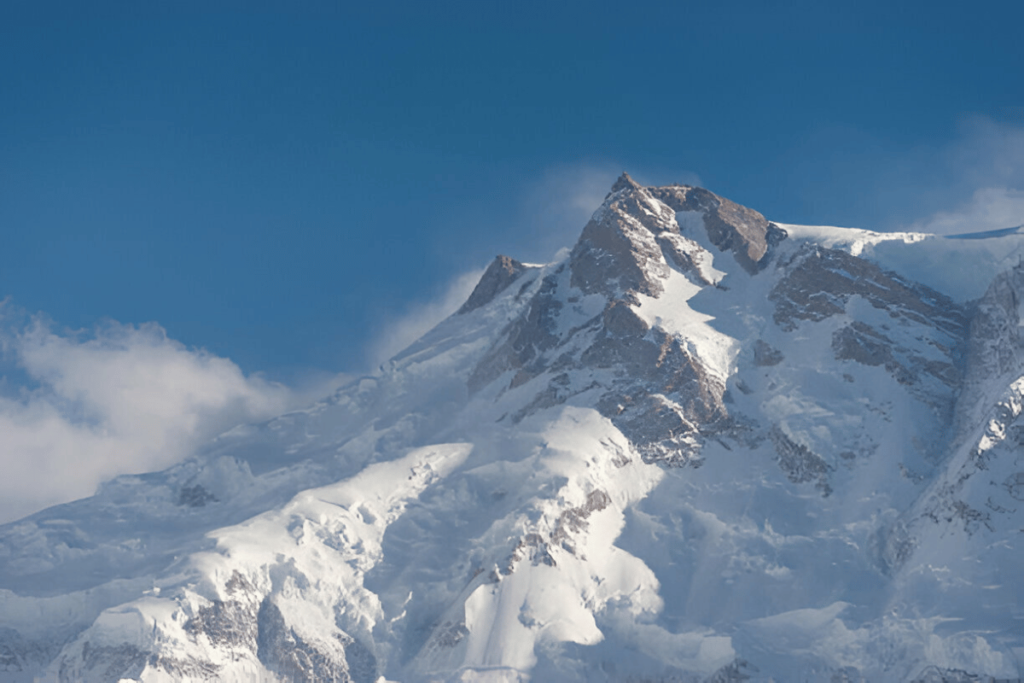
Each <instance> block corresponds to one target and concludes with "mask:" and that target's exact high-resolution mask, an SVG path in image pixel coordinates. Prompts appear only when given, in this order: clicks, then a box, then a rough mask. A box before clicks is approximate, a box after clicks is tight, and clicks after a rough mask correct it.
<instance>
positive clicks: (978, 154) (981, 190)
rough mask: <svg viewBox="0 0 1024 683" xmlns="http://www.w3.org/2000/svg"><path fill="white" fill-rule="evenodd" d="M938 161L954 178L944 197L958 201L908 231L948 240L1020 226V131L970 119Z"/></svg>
mask: <svg viewBox="0 0 1024 683" xmlns="http://www.w3.org/2000/svg"><path fill="white" fill-rule="evenodd" d="M940 158H941V161H940V162H939V163H941V164H943V165H944V166H946V167H948V168H949V169H951V170H950V173H951V175H952V176H953V178H954V180H953V182H952V183H951V184H950V186H949V188H948V189H947V192H946V194H947V195H948V196H951V197H960V198H961V199H960V200H959V201H957V202H956V204H955V205H954V206H953V207H951V208H947V209H944V210H941V211H938V212H936V213H934V214H932V215H930V216H928V217H926V218H923V219H920V220H918V221H916V222H914V223H913V225H912V226H910V227H911V228H912V229H914V230H919V231H921V232H933V233H936V234H946V235H948V234H956V233H964V232H978V231H982V230H997V229H1001V228H1011V227H1016V226H1019V225H1022V224H1024V127H1021V126H1014V125H1011V124H1006V123H1001V122H998V121H994V120H993V119H990V118H987V117H982V116H976V117H972V118H970V119H967V120H966V121H965V122H964V124H963V127H962V131H961V137H960V139H958V140H957V141H955V142H954V143H952V144H951V145H949V147H948V148H946V149H945V150H944V151H943V152H942V153H941V154H940ZM963 197H968V198H966V199H963Z"/></svg>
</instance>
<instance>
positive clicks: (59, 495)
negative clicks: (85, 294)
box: [0, 319, 292, 522]
mask: <svg viewBox="0 0 1024 683" xmlns="http://www.w3.org/2000/svg"><path fill="white" fill-rule="evenodd" d="M0 334H2V345H3V349H4V351H5V356H6V357H7V359H8V360H9V361H13V362H15V363H16V364H17V365H18V366H19V368H20V370H21V371H22V372H23V373H24V375H25V377H26V379H27V380H28V381H29V383H31V384H32V385H33V386H27V385H23V386H20V387H17V388H16V391H14V392H11V391H8V394H9V395H8V396H6V397H0V467H2V468H3V472H4V477H3V478H2V479H0V522H3V521H9V520H12V519H16V518H19V517H21V516H24V515H26V514H30V513H32V512H34V511H36V510H39V509H41V508H43V507H46V506H48V505H53V504H56V503H60V502H66V501H69V500H74V499H76V498H80V497H83V496H88V495H91V494H92V493H93V492H94V490H95V488H96V486H97V485H98V484H99V483H100V482H102V481H104V480H106V479H109V478H110V477H113V476H116V475H118V474H125V473H131V472H146V471H152V470H157V469H161V468H164V467H167V466H169V465H171V464H173V463H175V462H177V461H179V460H181V459H182V458H184V457H186V456H187V455H188V454H189V453H190V452H191V451H192V450H193V449H194V448H195V447H196V446H198V445H199V444H201V443H202V442H204V441H206V440H207V439H209V438H211V437H212V436H214V435H216V434H218V433H220V432H221V431H224V430H225V429H227V428H230V427H231V426H233V425H235V424H237V423H239V422H243V421H253V420H260V419H265V418H267V417H270V416H273V415H276V414H279V413H281V412H283V411H285V410H286V409H288V408H289V407H290V404H291V400H292V394H291V392H290V391H289V390H288V389H287V388H285V387H284V386H282V385H279V384H274V383H270V382H266V381H264V380H262V379H261V378H259V377H253V376H250V377H246V376H245V375H244V374H243V373H242V371H241V370H240V369H239V368H238V366H237V365H235V364H234V363H232V362H231V361H230V360H228V359H226V358H219V357H217V356H214V355H212V354H210V353H208V352H206V351H203V350H196V349H189V348H187V347H185V346H184V345H183V344H181V343H179V342H176V341H174V340H172V339H169V338H168V337H167V335H166V333H165V332H164V330H163V329H162V328H161V327H159V326H158V325H155V324H147V325H142V326H139V327H135V326H131V325H121V324H119V323H108V324H106V325H104V326H102V327H100V328H98V329H97V330H95V331H94V332H93V333H92V334H91V335H88V336H86V337H83V336H82V335H78V334H63V335H62V334H58V333H56V332H54V331H53V330H52V329H51V326H50V325H48V324H47V323H44V322H42V321H41V320H40V319H35V320H33V321H32V322H31V323H29V324H28V325H27V326H23V327H21V328H17V327H15V328H13V329H12V328H10V326H9V325H8V326H6V327H5V329H4V330H3V332H2V333H0ZM8 388H9V387H8ZM11 394H13V395H11Z"/></svg>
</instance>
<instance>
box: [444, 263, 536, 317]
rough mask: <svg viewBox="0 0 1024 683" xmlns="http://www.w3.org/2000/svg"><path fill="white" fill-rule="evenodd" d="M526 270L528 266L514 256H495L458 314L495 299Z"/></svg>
mask: <svg viewBox="0 0 1024 683" xmlns="http://www.w3.org/2000/svg"><path fill="white" fill-rule="evenodd" d="M525 270H526V266H524V265H523V264H522V263H520V262H519V261H516V260H515V259H514V258H511V257H509V256H501V255H498V256H495V257H494V260H493V261H491V265H489V266H487V270H485V271H484V274H483V276H481V278H480V282H478V283H477V284H476V287H475V288H474V289H473V293H472V294H470V295H469V298H468V299H466V303H464V304H462V308H460V309H459V310H458V314H459V315H461V314H463V313H469V312H470V311H473V310H476V309H478V308H480V307H481V306H486V305H487V304H489V303H490V302H491V301H493V300H494V297H496V296H497V295H498V294H500V293H501V292H502V291H504V289H505V288H506V287H508V286H509V285H510V284H512V283H513V282H515V281H516V279H518V277H519V276H520V275H522V274H523V272H524V271H525Z"/></svg>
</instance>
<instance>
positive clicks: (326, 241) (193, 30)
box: [0, 0, 1024, 462]
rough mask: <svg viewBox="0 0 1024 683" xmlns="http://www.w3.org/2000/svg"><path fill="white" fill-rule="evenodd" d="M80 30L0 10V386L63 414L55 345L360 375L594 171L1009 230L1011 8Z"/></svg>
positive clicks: (1013, 160)
mask: <svg viewBox="0 0 1024 683" xmlns="http://www.w3.org/2000/svg"><path fill="white" fill-rule="evenodd" d="M87 4H88V8H86V6H85V5H86V4H83V3H71V2H68V3H55V2H50V3H46V2H43V3H29V2H24V1H22V0H11V1H9V2H6V3H4V5H3V7H2V9H0V234H2V236H3V243H2V244H3V247H2V249H0V296H6V297H8V301H7V304H5V307H4V309H3V318H2V321H3V322H2V327H3V340H2V341H3V343H4V349H5V359H6V366H5V367H6V370H5V372H6V376H7V379H6V381H5V382H6V383H5V384H3V385H2V386H3V388H4V389H6V394H7V395H8V396H9V397H13V398H12V399H11V400H17V401H20V403H19V404H17V405H20V406H21V407H25V406H26V405H29V403H30V401H31V400H33V398H34V397H38V392H39V391H48V392H50V393H49V394H48V396H49V398H48V399H47V400H48V401H49V403H48V404H47V405H49V406H50V407H54V406H57V407H55V408H54V410H55V411H56V413H55V414H63V415H65V417H66V413H67V411H66V409H62V408H60V407H59V406H62V405H65V404H67V403H68V402H71V403H74V402H75V401H79V402H80V401H81V400H82V399H81V396H80V393H81V392H80V393H79V394H74V393H73V392H72V389H70V388H67V386H70V384H69V385H67V386H65V388H64V389H61V388H60V383H59V381H58V379H59V378H66V377H67V376H68V375H69V373H70V370H69V369H68V368H67V367H64V366H60V367H57V366H54V367H57V369H54V367H50V366H47V365H46V364H45V363H43V365H42V366H40V365H38V364H37V365H33V363H34V362H36V361H32V360H31V358H36V359H37V361H38V357H37V356H32V353H36V352H37V351H38V350H39V349H41V348H45V349H50V350H51V351H52V350H53V349H56V348H60V344H63V343H68V344H74V345H77V346H75V347H74V348H77V349H86V350H91V351H94V352H96V353H99V354H101V355H102V353H103V352H105V350H106V351H110V350H112V349H113V350H118V349H120V351H121V352H124V353H125V354H128V353H129V352H134V351H137V350H138V348H143V349H144V350H145V349H149V350H153V349H157V350H162V351H166V352H167V353H169V354H170V356H168V357H174V358H179V359H188V362H193V363H198V365H197V366H196V367H199V366H202V364H203V363H211V362H213V361H214V360H216V359H230V361H231V362H232V363H234V364H236V365H237V366H238V368H240V370H241V374H240V375H239V376H238V377H234V375H232V379H231V382H234V384H231V386H233V387H236V389H237V391H236V394H231V393H230V392H228V394H227V395H228V396H229V397H230V396H234V397H235V398H238V396H241V395H243V394H244V395H245V396H248V394H246V393H245V392H248V391H250V390H251V391H257V393H258V392H259V391H262V389H260V388H258V387H257V389H253V388H252V387H251V386H249V385H247V384H245V383H246V382H258V381H263V380H262V379H261V378H260V377H252V373H263V376H264V377H265V378H268V379H269V380H280V381H284V382H285V383H288V384H291V385H301V384H315V380H318V379H319V378H322V377H324V376H327V375H330V374H331V373H335V372H359V371H363V370H364V369H366V368H367V367H369V366H370V365H372V363H373V362H374V361H376V360H379V359H380V357H381V355H382V353H383V354H384V355H386V351H387V350H390V349H391V348H392V347H393V346H394V345H395V344H396V343H400V342H401V341H402V340H403V339H405V338H407V337H408V335H409V334H410V333H411V332H410V330H412V331H414V330H416V329H419V327H418V326H420V327H421V326H422V325H423V324H427V323H429V322H430V320H432V319H433V318H434V317H436V316H437V315H439V314H441V313H443V312H444V311H445V310H446V307H450V306H451V305H452V302H453V301H454V300H455V299H457V298H458V297H459V296H461V295H462V294H464V292H465V289H466V287H467V286H469V285H471V284H472V277H471V276H472V273H474V272H475V271H476V270H477V269H479V268H481V267H483V266H484V265H486V263H487V262H488V261H489V260H490V259H491V258H492V257H493V256H494V255H495V254H497V253H507V254H510V255H512V256H515V257H518V258H521V259H524V260H544V259H548V258H550V257H551V255H552V254H553V253H554V251H555V250H556V249H557V248H558V247H560V246H566V245H569V244H571V242H572V241H573V240H574V239H575V237H576V235H577V234H578V232H579V230H580V229H581V228H582V226H583V223H584V222H585V220H586V217H587V215H588V214H589V212H590V211H592V210H593V209H594V208H596V205H597V203H598V202H599V201H600V199H601V197H602V196H603V194H604V191H605V190H606V188H607V187H608V186H610V184H611V182H612V181H613V180H614V178H615V176H616V175H617V174H618V173H619V172H620V171H622V170H628V171H629V172H631V173H632V174H633V175H634V176H635V177H638V178H639V179H640V180H641V181H646V182H649V183H668V182H677V181H678V182H691V183H694V182H699V183H700V184H702V185H704V186H706V187H708V188H710V189H712V190H713V191H715V192H718V193H720V194H722V195H725V196H727V197H729V198H731V199H734V200H736V201H738V202H740V203H743V204H746V205H748V206H751V207H753V208H755V209H758V210H759V211H761V212H762V213H764V214H765V215H767V216H768V217H769V218H772V219H775V220H779V221H784V222H794V223H828V224H833V225H856V226H861V227H873V228H876V229H894V228H898V227H905V226H918V227H922V226H923V227H929V226H931V227H932V228H934V229H942V230H946V231H955V230H956V229H958V228H960V227H962V226H963V225H964V224H970V225H972V226H973V225H974V224H977V225H978V228H979V229H982V228H989V227H1006V225H1003V223H1005V222H1006V221H1007V220H1014V216H1018V215H1019V211H1018V210H1019V209H1024V194H1022V192H1024V48H1022V47H1021V42H1020V39H1019V28H1020V26H1021V25H1022V23H1024V4H1022V3H1019V2H1009V1H1005V2H977V3H972V4H970V5H965V4H963V3H949V2H927V3H925V2H901V3H890V2H886V3H882V2H857V3H837V2H828V3H823V2H794V3H763V2H717V3H687V2H664V3H659V2H651V3H644V2H634V3H625V2H617V3H610V2H591V3H573V2H566V3H554V2H545V3H534V2H516V3H481V2H465V3H446V2H439V3H430V4H427V3H411V2H381V3H361V4H360V5H361V6H360V7H358V8H351V7H348V6H346V5H347V4H346V3H340V4H339V5H338V6H331V5H329V4H328V3H314V2H310V3H303V9H301V10H294V9H292V10H286V9H284V6H285V3H270V2H263V3H241V2H235V3H230V2H223V3H207V4H213V5H216V6H217V9H216V10H210V9H208V8H203V7H202V6H201V4H200V3H184V2H183V3H171V2H146V3H127V2H126V3H87ZM288 4H295V3H288ZM348 4H354V3H348ZM1016 222H1017V223H1024V216H1020V218H1019V220H1017V221H1016ZM467 273H468V274H469V275H467ZM460 278H461V279H460ZM467 283H468V284H467ZM147 324H148V325H147ZM140 325H142V326H143V327H141V328H140V327H138V326H140ZM33 335H34V336H33ZM47 335H49V336H47ZM138 344H141V347H139V346H138ZM47 345H49V346H47ZM147 353H148V351H147ZM175 354H177V355H175ZM70 355H72V354H67V353H64V354H60V353H58V354H57V355H56V356H52V357H51V356H48V358H51V360H50V361H48V362H51V364H52V363H58V361H57V360H53V358H66V357H68V356H70ZM86 355H88V354H86ZM157 355H159V354H157ZM83 357H84V356H83ZM126 357H127V356H126ZM26 359H28V360H26ZM61 362H63V361H61ZM40 368H42V369H40ZM46 368H49V370H47V369H46ZM47 373H49V374H47ZM229 374H230V373H229ZM54 378H58V379H54ZM239 378H241V379H239ZM83 381H84V380H83ZM238 382H241V384H238ZM71 384H73V383H71ZM229 384H230V382H229ZM218 386H220V385H218ZM239 387H240V388H239ZM236 389H233V390H232V391H235V390H236ZM62 391H63V392H64V394H61V392H62ZM19 392H20V393H19ZM25 392H29V394H26V393H25ZM32 392H36V393H32ZM68 392H72V393H68ZM238 392H241V393H238ZM0 393H2V392H0ZM214 393H216V392H214ZM18 396H20V398H18ZM26 396H30V398H26ZM278 398H279V397H278ZM211 400H212V399H211ZM224 400H225V401H226V402H227V403H231V401H230V400H228V399H227V398H225V399H224ZM246 400H248V399H246ZM276 400H277V398H274V399H273V400H269V402H266V401H264V402H260V401H256V402H255V403H253V405H257V404H258V405H259V406H260V407H259V408H258V409H257V408H253V410H252V411H251V412H244V411H243V413H241V414H236V413H235V412H231V413H230V416H231V418H232V419H234V418H236V417H238V416H239V415H241V416H242V417H245V418H247V419H248V418H258V417H260V416H262V415H264V413H267V412H268V411H269V412H272V411H273V410H276V409H278V408H280V405H281V404H280V403H275V401H276ZM101 403H102V402H101ZM227 403H225V405H227ZM236 403H237V402H236ZM76 405H78V404H76ZM97 405H99V404H97ZM102 405H106V404H105V403H104V404H102ZM202 405H207V404H202ZM211 405H212V404H211ZM218 405H219V404H218ZM232 405H235V403H232ZM246 405H248V404H246ZM90 406H92V408H95V409H96V410H94V411H93V412H94V413H95V415H93V417H92V418H89V419H91V420H92V422H91V423H90V424H91V425H92V426H93V427H95V426H96V424H103V420H105V419H112V418H110V414H111V413H109V412H104V410H112V408H109V406H108V408H102V406H101V408H97V407H96V405H93V404H87V405H85V408H81V406H79V408H81V410H80V411H79V412H84V413H85V414H87V415H89V414H90ZM0 408H2V406H0ZM61 410H64V412H63V413H61ZM190 410H191V408H190ZM204 410H205V409H204ZM2 413H3V410H2V409H0V417H2ZM97 415H98V416H99V417H97ZM26 419H27V418H26ZM227 421H228V418H226V417H225V418H224V420H221V421H219V422H218V421H214V422H216V426H220V425H221V424H222V423H224V424H226V423H227ZM0 422H2V420H0ZM189 424H191V423H189ZM2 428H3V426H2V424H0V431H2ZM213 428H214V427H212V426H211V427H210V429H213ZM186 431H187V430H186ZM193 431H194V430H193ZM207 431H209V430H207ZM191 433H192V432H190V434H191ZM197 433H199V434H200V435H205V434H206V431H203V430H199V432H197ZM189 438H193V437H189ZM194 438H199V437H194ZM40 448H43V447H42V446H40ZM161 462H162V461H161Z"/></svg>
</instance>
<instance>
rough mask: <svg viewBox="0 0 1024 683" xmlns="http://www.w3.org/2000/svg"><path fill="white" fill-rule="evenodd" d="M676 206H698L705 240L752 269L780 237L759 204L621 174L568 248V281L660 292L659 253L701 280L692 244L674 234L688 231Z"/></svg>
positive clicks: (614, 291) (602, 288)
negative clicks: (652, 184) (647, 184)
mask: <svg viewBox="0 0 1024 683" xmlns="http://www.w3.org/2000/svg"><path fill="white" fill-rule="evenodd" d="M679 212H696V213H698V214H699V215H700V217H701V222H702V224H703V228H704V231H705V232H706V234H707V238H708V240H709V241H710V242H711V244H713V245H714V246H715V247H717V248H718V249H719V250H721V251H729V252H731V253H732V254H733V256H734V257H735V259H736V261H737V263H739V265H740V266H741V267H742V268H743V269H744V270H746V271H747V272H748V273H750V274H752V275H753V274H756V273H757V272H759V271H760V270H761V269H763V268H764V266H765V264H767V262H768V261H769V260H770V256H771V251H772V247H773V246H774V245H775V244H778V243H779V242H780V241H781V240H782V239H784V238H785V237H786V233H785V231H783V230H782V229H781V228H779V227H778V226H776V225H775V224H773V223H771V222H769V221H768V220H766V219H765V217H764V216H762V215H761V214H760V213H758V212H757V211H754V210H752V209H748V208H746V207H744V206H740V205H739V204H736V203H735V202H732V201H730V200H728V199H725V198H724V197H719V196H718V195H716V194H714V193H713V192H710V191H708V190H705V189H703V188H698V187H690V186H687V185H669V186H665V187H643V186H641V185H640V184H639V183H637V182H636V181H635V180H633V178H631V177H630V176H629V174H628V173H623V174H622V175H621V176H620V177H619V179H618V180H616V181H615V184H614V185H612V188H611V192H609V193H608V195H607V197H605V201H604V204H602V206H601V208H600V209H598V210H597V212H595V213H594V216H593V217H592V218H591V220H590V222H588V223H587V225H586V226H585V227H584V228H583V233H582V235H581V236H580V239H579V241H578V242H577V243H576V246H575V248H574V249H573V252H572V259H571V265H572V283H573V285H574V286H576V287H579V288H580V289H582V290H583V291H585V292H587V293H602V294H606V295H609V296H620V295H628V293H629V292H634V293H639V294H646V295H649V296H658V295H659V294H660V293H661V291H662V287H661V285H660V283H659V280H661V279H663V278H664V277H665V275H666V272H667V271H666V268H667V264H666V263H665V259H664V258H663V256H667V257H668V258H669V259H671V260H672V261H673V262H675V263H676V265H678V266H679V267H680V268H682V269H683V270H684V271H690V272H693V273H697V274H698V277H697V279H698V280H705V278H704V277H703V276H701V275H700V274H699V269H698V268H696V267H695V264H694V259H693V253H694V251H696V249H694V247H696V245H695V244H693V245H689V248H687V247H686V246H683V247H682V248H680V240H681V239H683V240H685V239H686V237H687V236H686V235H685V234H683V233H681V231H680V227H679V223H678V222H677V217H676V216H677V213H679ZM701 284H710V283H709V282H706V281H704V282H701Z"/></svg>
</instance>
